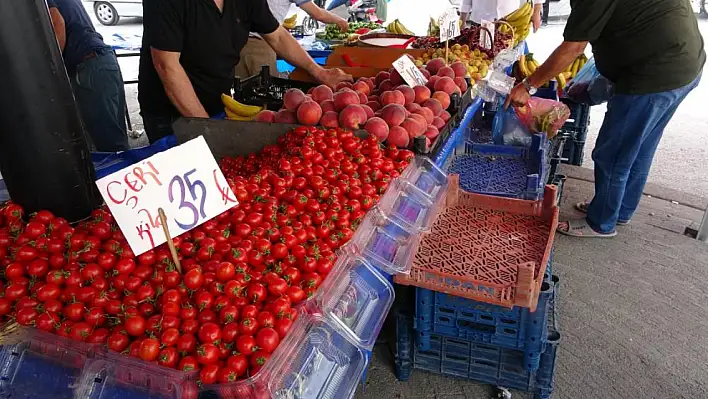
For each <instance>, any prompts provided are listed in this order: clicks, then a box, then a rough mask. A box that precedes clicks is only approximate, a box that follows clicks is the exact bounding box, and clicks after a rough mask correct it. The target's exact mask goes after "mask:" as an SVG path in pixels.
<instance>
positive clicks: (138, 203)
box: [96, 136, 238, 255]
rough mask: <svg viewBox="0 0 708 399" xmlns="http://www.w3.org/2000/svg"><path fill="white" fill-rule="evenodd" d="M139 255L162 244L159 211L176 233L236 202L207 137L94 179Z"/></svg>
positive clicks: (187, 229) (132, 247)
mask: <svg viewBox="0 0 708 399" xmlns="http://www.w3.org/2000/svg"><path fill="white" fill-rule="evenodd" d="M96 185H97V186H98V189H99V191H100V192H101V195H102V196H103V199H104V200H105V201H106V204H107V205H108V208H110V210H111V212H112V213H113V216H114V217H115V219H116V221H117V222H118V226H120V228H121V230H122V231H123V234H124V235H125V238H126V239H127V240H128V244H130V248H131V249H132V250H133V252H134V253H135V254H136V255H140V254H142V253H144V252H146V251H149V250H150V249H152V248H154V247H156V246H158V245H160V244H162V243H164V242H165V241H166V238H165V235H164V234H163V231H162V225H161V224H160V217H159V216H158V212H157V210H158V209H159V208H162V209H163V210H164V211H165V214H166V215H167V225H168V227H169V230H170V233H171V234H172V236H173V237H175V236H178V235H180V234H182V233H184V232H185V231H189V230H191V229H193V228H195V227H197V226H199V225H200V224H202V223H204V222H206V221H207V220H209V219H212V218H214V217H216V216H217V215H219V214H220V213H222V212H224V211H226V210H228V209H230V208H232V207H234V206H236V205H238V201H237V200H236V196H235V195H234V194H233V192H232V191H231V188H229V185H228V183H227V182H226V179H225V178H224V175H223V174H222V173H221V169H219V166H218V165H217V164H216V161H215V160H214V156H213V155H212V154H211V151H210V150H209V146H208V145H207V143H206V141H205V140H204V137H202V136H199V137H197V138H195V139H193V140H190V141H188V142H186V143H184V144H182V145H180V146H177V147H174V148H171V149H169V150H167V151H165V152H161V153H159V154H156V155H153V156H152V157H150V158H148V159H146V160H144V161H142V162H140V163H137V164H135V165H132V166H129V167H127V168H125V169H122V170H120V171H118V172H115V173H112V174H110V175H108V176H106V177H104V178H102V179H99V180H97V181H96Z"/></svg>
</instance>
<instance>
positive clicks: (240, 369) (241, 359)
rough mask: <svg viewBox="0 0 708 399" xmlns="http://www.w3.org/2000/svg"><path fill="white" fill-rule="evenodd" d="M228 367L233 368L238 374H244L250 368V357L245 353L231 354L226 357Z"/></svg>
mask: <svg viewBox="0 0 708 399" xmlns="http://www.w3.org/2000/svg"><path fill="white" fill-rule="evenodd" d="M226 367H228V368H229V369H231V370H233V371H234V372H235V373H236V375H237V376H242V375H244V374H246V370H248V358H247V357H246V355H244V354H238V355H233V356H229V358H228V359H226Z"/></svg>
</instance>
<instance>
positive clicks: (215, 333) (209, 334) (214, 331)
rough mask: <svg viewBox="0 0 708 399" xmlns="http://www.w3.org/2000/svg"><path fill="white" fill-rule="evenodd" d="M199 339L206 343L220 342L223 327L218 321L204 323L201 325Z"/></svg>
mask: <svg viewBox="0 0 708 399" xmlns="http://www.w3.org/2000/svg"><path fill="white" fill-rule="evenodd" d="M197 336H198V337H199V341H200V342H201V343H204V344H207V343H208V344H214V345H216V344H218V343H219V341H220V340H221V328H219V326H218V325H217V324H216V323H204V324H202V325H201V327H199V332H198V335H197Z"/></svg>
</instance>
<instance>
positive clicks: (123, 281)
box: [0, 127, 413, 399]
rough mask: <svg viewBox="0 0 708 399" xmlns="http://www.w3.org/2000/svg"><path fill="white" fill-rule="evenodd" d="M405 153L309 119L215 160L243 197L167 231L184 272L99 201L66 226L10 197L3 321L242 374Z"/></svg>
mask: <svg viewBox="0 0 708 399" xmlns="http://www.w3.org/2000/svg"><path fill="white" fill-rule="evenodd" d="M412 158H413V154H412V153H411V152H410V151H407V150H398V149H396V148H393V147H388V148H383V147H381V145H380V143H379V142H378V141H377V140H376V138H373V137H371V138H368V139H365V140H361V139H359V138H357V137H355V136H354V135H353V134H352V132H351V131H348V130H346V129H319V128H313V127H299V128H296V129H295V130H293V131H291V132H289V133H287V134H285V135H283V136H282V137H281V138H280V139H278V141H277V143H276V144H273V145H269V146H267V147H266V148H264V149H263V150H262V151H261V152H259V153H255V154H251V155H249V156H247V157H237V158H224V159H222V160H221V161H220V167H221V168H222V170H223V172H224V175H225V176H226V179H227V181H228V183H229V185H230V187H231V189H232V190H233V193H234V195H235V196H236V197H237V198H238V201H239V205H237V206H235V207H234V208H232V209H230V210H228V211H226V212H224V213H222V214H220V215H218V216H217V217H215V218H214V219H211V220H208V221H206V222H204V223H203V224H202V225H200V226H198V227H196V228H194V229H193V230H191V231H189V232H186V233H184V234H182V235H180V236H177V237H175V238H174V239H173V242H174V245H175V246H176V248H177V251H178V254H179V255H178V256H179V258H181V261H180V263H181V267H182V273H180V272H178V271H177V269H176V267H175V264H174V263H173V260H172V258H171V256H170V252H169V250H168V248H167V246H166V245H165V244H163V245H160V246H158V247H157V248H155V249H153V250H150V251H147V252H145V253H143V254H141V255H140V256H135V255H134V253H133V252H132V250H131V248H130V246H129V245H128V243H127V241H126V239H125V237H124V235H123V234H122V232H121V230H120V229H119V227H118V225H117V224H116V221H115V219H114V217H113V215H112V214H111V213H110V212H109V211H108V210H106V209H99V210H96V211H94V212H93V214H92V215H91V217H90V218H89V219H88V220H85V221H82V222H81V223H79V224H77V225H76V226H73V227H72V226H71V225H69V223H68V222H67V221H66V220H65V219H63V218H60V217H56V216H55V215H53V214H52V213H51V212H48V211H39V212H37V213H34V214H31V215H25V213H24V211H23V209H22V207H20V206H19V205H17V204H14V203H6V204H4V205H3V206H2V207H0V264H1V265H2V266H1V270H2V275H0V319H1V321H2V322H6V323H17V324H19V325H22V326H33V327H34V328H37V329H40V330H43V331H46V332H50V333H54V334H58V335H60V336H63V337H66V338H70V339H72V340H76V341H81V342H86V343H89V344H96V345H103V346H105V347H107V348H108V349H109V350H112V351H115V352H118V353H123V354H125V355H126V356H131V357H134V358H138V359H142V360H143V361H145V362H150V363H153V364H157V365H160V366H164V367H168V368H173V369H178V370H181V371H184V372H190V373H195V374H196V375H197V377H196V378H198V383H199V384H203V385H210V384H215V383H229V382H235V381H239V380H242V379H245V378H248V377H251V376H253V375H254V374H256V373H258V371H259V370H260V369H261V368H262V367H263V365H264V364H265V363H266V362H268V359H269V358H270V357H271V353H273V351H274V350H275V349H276V348H277V347H278V345H279V343H280V342H281V341H282V340H283V338H284V337H285V336H286V335H287V334H288V331H289V330H290V328H291V326H292V324H293V321H294V319H295V318H297V316H298V314H299V312H300V307H301V306H300V305H301V304H303V303H304V302H305V301H306V300H307V299H308V298H309V297H311V296H312V295H313V294H314V293H315V291H316V290H317V289H318V287H320V285H321V284H322V282H323V280H324V279H326V278H327V276H328V274H329V273H330V271H331V270H332V267H333V265H334V263H335V260H336V255H335V253H336V251H337V250H338V249H339V248H340V247H341V246H342V245H343V244H345V243H346V242H347V241H348V240H349V239H350V238H352V235H353V234H354V230H355V229H356V228H357V226H358V224H359V223H360V222H361V220H362V218H363V217H364V215H365V214H366V212H367V210H369V209H370V208H371V207H372V206H373V205H374V204H375V203H376V202H377V201H378V199H379V196H380V195H381V194H382V193H383V192H384V191H385V190H386V188H387V187H388V185H389V183H390V182H391V181H392V180H393V179H395V178H396V177H398V176H399V175H400V173H401V172H402V171H403V170H404V168H405V167H406V166H407V165H408V163H409V162H410V160H411V159H412ZM181 397H182V398H185V399H186V398H188V396H181ZM193 397H195V398H196V395H194V396H193ZM235 397H239V396H238V395H237V396H235ZM189 398H191V396H190V397H189Z"/></svg>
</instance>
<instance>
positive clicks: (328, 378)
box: [266, 313, 368, 399]
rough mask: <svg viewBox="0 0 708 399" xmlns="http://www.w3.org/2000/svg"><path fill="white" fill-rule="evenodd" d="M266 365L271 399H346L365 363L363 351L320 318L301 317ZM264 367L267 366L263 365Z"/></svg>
mask: <svg viewBox="0 0 708 399" xmlns="http://www.w3.org/2000/svg"><path fill="white" fill-rule="evenodd" d="M280 345H284V346H285V347H284V348H283V349H282V350H279V351H278V352H279V354H278V356H277V358H276V357H275V356H274V357H272V358H271V359H270V361H269V362H271V364H272V365H273V369H271V370H270V374H269V382H268V388H269V390H270V393H271V395H272V397H273V398H275V399H301V398H302V399H305V398H307V399H349V398H351V397H353V396H354V393H355V392H356V387H357V385H358V384H359V381H360V379H361V375H362V373H363V372H364V369H365V368H366V365H367V362H368V359H367V357H366V355H365V353H364V351H363V350H362V349H361V348H359V347H357V346H356V345H355V344H354V343H353V342H351V341H350V340H348V339H347V338H346V337H345V336H344V335H343V334H342V332H341V331H340V330H339V329H338V328H336V327H334V326H332V325H330V324H329V322H328V321H327V319H325V318H324V317H323V316H321V315H310V314H303V313H301V314H300V316H299V317H298V320H297V321H296V323H295V324H294V325H293V327H292V329H291V330H290V333H289V334H288V336H287V337H286V338H285V340H284V341H283V342H281V344H280ZM266 367H268V363H266Z"/></svg>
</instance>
